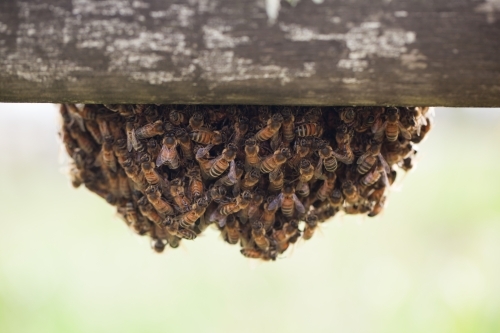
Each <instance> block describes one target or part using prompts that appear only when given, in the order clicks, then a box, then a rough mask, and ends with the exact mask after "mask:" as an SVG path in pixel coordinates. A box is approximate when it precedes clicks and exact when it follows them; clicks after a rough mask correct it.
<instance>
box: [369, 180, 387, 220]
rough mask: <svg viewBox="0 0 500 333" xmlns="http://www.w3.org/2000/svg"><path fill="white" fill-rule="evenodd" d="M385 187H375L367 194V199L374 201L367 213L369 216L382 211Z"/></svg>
mask: <svg viewBox="0 0 500 333" xmlns="http://www.w3.org/2000/svg"><path fill="white" fill-rule="evenodd" d="M385 198H386V197H385V187H382V188H379V189H376V190H375V191H373V192H372V193H371V194H370V195H369V196H368V200H370V201H372V202H375V205H374V206H373V208H372V209H371V211H370V212H369V213H368V216H369V217H374V216H377V215H378V214H380V213H381V212H382V210H383V209H384V204H385Z"/></svg>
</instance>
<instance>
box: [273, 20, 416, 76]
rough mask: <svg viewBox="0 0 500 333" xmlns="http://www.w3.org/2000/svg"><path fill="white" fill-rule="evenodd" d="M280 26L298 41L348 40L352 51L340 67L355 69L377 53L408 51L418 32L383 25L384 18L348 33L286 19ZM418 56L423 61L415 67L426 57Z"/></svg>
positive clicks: (381, 55)
mask: <svg viewBox="0 0 500 333" xmlns="http://www.w3.org/2000/svg"><path fill="white" fill-rule="evenodd" d="M280 29H281V30H282V31H284V32H285V33H286V34H285V38H287V39H290V40H292V41H296V42H310V41H339V42H343V43H345V45H346V46H347V48H348V49H349V54H348V55H347V57H346V58H344V59H341V60H340V61H339V62H338V64H337V67H338V68H342V69H349V70H352V71H353V72H363V71H364V70H366V69H367V68H368V66H369V60H370V59H371V58H373V57H379V58H399V57H400V56H401V55H403V54H405V53H407V51H408V49H407V45H409V44H412V43H414V42H415V40H416V34H415V32H413V31H405V30H402V29H393V28H383V27H382V25H381V23H380V22H363V23H361V24H360V25H359V26H355V27H353V28H351V29H349V31H348V32H347V33H328V34H325V33H318V32H317V31H316V30H315V29H313V28H307V27H303V26H300V25H297V24H284V23H281V24H280ZM418 60H419V61H420V62H419V63H420V65H419V66H416V67H415V66H414V68H415V69H417V68H422V66H423V65H422V60H423V59H422V58H419V59H418ZM408 61H409V60H408Z"/></svg>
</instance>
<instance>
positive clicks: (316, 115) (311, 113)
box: [304, 108, 323, 123]
mask: <svg viewBox="0 0 500 333" xmlns="http://www.w3.org/2000/svg"><path fill="white" fill-rule="evenodd" d="M322 115H323V112H322V111H321V109H320V108H312V109H309V110H307V111H306V112H305V113H304V119H305V121H306V122H309V123H314V122H318V121H320V119H321V116H322Z"/></svg>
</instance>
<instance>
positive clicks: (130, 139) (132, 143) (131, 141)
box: [125, 121, 141, 152]
mask: <svg viewBox="0 0 500 333" xmlns="http://www.w3.org/2000/svg"><path fill="white" fill-rule="evenodd" d="M125 133H126V134H127V150H128V151H129V152H131V151H132V149H134V150H139V149H140V148H141V145H140V143H139V141H138V140H137V137H136V136H135V131H134V123H133V122H131V121H127V123H126V125H125Z"/></svg>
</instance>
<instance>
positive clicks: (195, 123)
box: [189, 111, 204, 130]
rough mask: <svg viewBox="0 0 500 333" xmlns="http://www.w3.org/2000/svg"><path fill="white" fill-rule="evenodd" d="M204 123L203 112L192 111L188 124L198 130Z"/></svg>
mask: <svg viewBox="0 0 500 333" xmlns="http://www.w3.org/2000/svg"><path fill="white" fill-rule="evenodd" d="M203 124H204V119H203V113H201V112H198V111H196V112H195V113H193V115H192V116H191V118H189V126H190V127H191V129H192V130H198V129H200V127H202V126H203Z"/></svg>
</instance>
